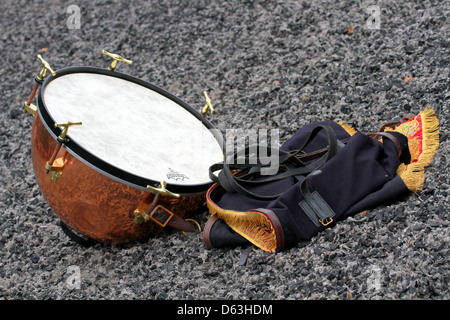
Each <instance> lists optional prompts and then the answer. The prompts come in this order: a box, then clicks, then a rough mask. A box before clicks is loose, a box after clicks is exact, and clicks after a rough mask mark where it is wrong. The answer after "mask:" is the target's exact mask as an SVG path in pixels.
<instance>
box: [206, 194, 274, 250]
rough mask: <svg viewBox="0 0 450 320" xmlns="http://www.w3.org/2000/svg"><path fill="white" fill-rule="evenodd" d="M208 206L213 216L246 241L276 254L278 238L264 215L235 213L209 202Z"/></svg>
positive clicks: (249, 212)
mask: <svg viewBox="0 0 450 320" xmlns="http://www.w3.org/2000/svg"><path fill="white" fill-rule="evenodd" d="M207 206H208V209H209V212H210V213H211V215H214V214H217V216H218V217H219V218H220V219H222V220H224V221H225V223H226V224H227V225H228V226H229V227H230V228H231V229H233V230H234V231H236V232H237V233H239V234H240V235H241V236H243V237H244V238H245V239H247V240H248V241H250V242H251V243H253V244H254V245H255V246H257V247H258V248H260V249H262V250H264V251H267V252H275V251H276V249H277V236H276V234H275V230H274V228H273V226H272V223H271V222H270V220H269V219H268V218H267V217H266V216H265V215H264V214H262V213H259V212H255V211H248V212H242V211H234V210H226V209H222V208H219V207H218V206H216V205H215V204H213V203H211V202H210V200H209V199H208V200H207Z"/></svg>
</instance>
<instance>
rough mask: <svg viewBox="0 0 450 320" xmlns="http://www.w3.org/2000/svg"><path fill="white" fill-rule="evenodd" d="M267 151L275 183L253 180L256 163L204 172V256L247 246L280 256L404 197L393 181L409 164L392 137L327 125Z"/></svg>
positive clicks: (403, 140) (404, 142) (403, 141)
mask: <svg viewBox="0 0 450 320" xmlns="http://www.w3.org/2000/svg"><path fill="white" fill-rule="evenodd" d="M271 151H272V152H278V153H279V159H280V161H279V171H278V172H277V173H276V174H275V175H271V176H264V175H261V173H260V171H261V170H260V169H261V167H262V164H261V162H259V161H258V163H257V164H253V165H250V164H244V165H230V164H227V161H224V162H223V163H220V164H216V165H214V166H212V167H211V170H210V176H211V178H212V179H213V180H214V181H215V182H216V184H214V185H213V186H212V187H211V188H210V190H209V191H208V193H207V205H208V208H209V211H210V213H211V218H210V219H209V220H208V222H207V223H206V225H205V228H204V232H203V240H204V242H205V244H206V246H207V247H208V248H220V247H230V246H231V247H233V246H241V245H246V244H249V243H253V244H254V245H256V246H257V247H259V248H261V249H263V250H265V251H267V252H277V251H281V250H284V249H287V248H290V247H293V246H295V245H296V244H297V243H298V242H299V241H302V240H309V239H311V238H312V237H314V236H315V235H317V234H318V233H319V232H320V231H322V230H324V229H325V228H327V227H332V226H333V225H334V224H335V223H336V222H337V221H339V220H341V219H344V218H345V217H348V216H350V215H353V214H355V213H359V212H361V211H364V210H367V209H370V208H373V207H375V206H378V205H380V204H383V203H386V202H388V201H392V200H395V199H398V197H399V196H401V195H403V194H405V193H407V192H408V191H409V190H408V188H407V186H406V185H405V183H404V182H403V180H402V179H401V178H400V177H399V176H398V175H397V174H396V170H397V168H398V166H399V165H400V163H405V164H407V163H409V162H410V160H411V157H410V154H409V149H408V139H407V137H406V136H404V135H403V134H401V133H399V132H394V131H388V132H378V133H374V134H363V133H360V132H351V130H349V128H348V127H346V126H345V125H343V124H339V123H337V122H334V121H323V122H316V123H311V124H309V125H306V126H304V127H302V128H301V129H300V130H298V131H297V132H296V133H295V134H294V135H293V136H292V137H291V138H289V139H288V140H287V141H285V142H284V143H283V144H282V146H281V147H280V149H279V150H271ZM215 172H219V173H218V174H217V175H215Z"/></svg>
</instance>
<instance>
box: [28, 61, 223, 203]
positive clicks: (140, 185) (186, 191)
mask: <svg viewBox="0 0 450 320" xmlns="http://www.w3.org/2000/svg"><path fill="white" fill-rule="evenodd" d="M73 73H94V74H101V75H106V76H112V77H116V78H119V79H123V80H127V81H131V82H133V83H136V84H138V85H141V86H144V87H146V88H147V89H150V90H153V91H155V92H157V93H159V94H161V95H163V96H165V97H166V98H168V99H170V100H172V101H173V102H175V103H176V104H178V105H180V106H181V107H183V108H184V109H185V110H187V111H188V112H189V113H191V114H192V115H193V116H194V117H196V118H197V119H198V120H200V121H201V123H202V124H203V125H204V126H205V127H206V128H208V129H213V130H214V131H213V132H214V134H213V136H214V137H215V139H216V140H217V142H218V144H219V146H220V148H221V149H222V153H223V147H224V139H223V136H222V135H221V134H220V133H219V131H218V130H217V129H216V128H215V127H214V126H213V124H212V123H211V122H210V121H209V120H208V119H206V118H205V117H203V116H202V115H201V114H200V113H199V112H198V111H197V110H195V109H194V108H193V107H192V106H190V105H189V104H188V103H186V102H185V101H183V100H181V99H180V98H179V97H177V96H175V95H173V94H172V93H170V92H168V91H166V90H164V89H162V88H161V87H158V86H157V85H155V84H153V83H150V82H147V81H145V80H142V79H139V78H136V77H133V76H131V75H129V74H125V73H121V72H117V71H110V70H108V69H103V68H97V67H66V68H62V69H59V70H57V71H56V72H55V75H53V76H48V77H47V78H46V79H45V80H44V82H43V83H42V85H41V88H40V90H39V93H38V99H37V107H38V108H37V109H38V113H39V118H40V119H41V120H42V123H43V124H44V126H45V128H46V129H47V131H48V132H49V133H50V135H51V136H52V137H53V138H54V139H55V140H57V138H58V136H59V135H60V134H61V129H60V128H55V127H54V124H55V122H54V120H53V119H52V116H51V115H50V113H49V111H48V109H47V106H46V105H45V102H44V98H43V95H44V91H45V90H44V89H45V87H46V86H47V85H48V84H49V83H50V82H51V81H53V80H55V79H57V78H59V77H61V76H64V75H68V74H73ZM69 135H70V134H69ZM62 146H63V147H64V148H65V149H66V150H67V151H68V152H69V153H70V154H72V155H73V156H74V157H75V158H77V159H78V160H80V161H81V162H83V163H84V164H86V165H87V166H89V167H91V168H92V169H94V170H95V171H97V172H100V173H102V174H104V175H106V176H107V177H109V178H111V179H113V180H116V181H118V182H120V183H123V184H126V185H129V186H131V187H134V188H137V189H140V190H144V191H148V192H154V191H151V190H149V189H147V188H146V187H147V185H150V186H153V187H158V186H159V184H160V182H161V181H156V180H152V179H149V178H144V177H142V176H138V175H136V174H133V173H131V172H128V171H126V170H124V169H121V168H118V167H116V166H114V165H112V164H110V163H108V162H106V161H104V160H102V159H100V158H98V157H97V156H95V155H94V154H92V153H91V152H89V151H88V150H86V149H85V148H83V147H82V146H80V145H79V144H77V143H76V142H75V141H73V140H71V139H70V138H68V139H67V141H64V142H63V143H62ZM213 183H214V182H213V181H209V182H205V183H201V184H189V185H179V184H171V183H169V182H167V186H166V188H167V189H168V190H170V191H171V192H173V193H178V194H180V195H181V196H184V195H194V194H200V193H204V192H206V191H207V190H208V188H210V187H211V186H212V185H213Z"/></svg>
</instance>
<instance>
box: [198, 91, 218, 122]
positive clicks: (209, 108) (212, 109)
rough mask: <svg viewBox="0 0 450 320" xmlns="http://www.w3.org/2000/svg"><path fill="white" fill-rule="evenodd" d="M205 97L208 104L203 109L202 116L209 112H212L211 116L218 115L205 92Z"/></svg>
mask: <svg viewBox="0 0 450 320" xmlns="http://www.w3.org/2000/svg"><path fill="white" fill-rule="evenodd" d="M203 95H204V96H205V100H206V104H205V106H204V107H203V109H202V112H201V114H202V116H204V115H206V114H207V113H208V110H209V111H210V112H211V114H213V113H216V111H215V110H214V108H213V105H212V101H211V99H210V98H209V96H208V93H207V92H206V91H203Z"/></svg>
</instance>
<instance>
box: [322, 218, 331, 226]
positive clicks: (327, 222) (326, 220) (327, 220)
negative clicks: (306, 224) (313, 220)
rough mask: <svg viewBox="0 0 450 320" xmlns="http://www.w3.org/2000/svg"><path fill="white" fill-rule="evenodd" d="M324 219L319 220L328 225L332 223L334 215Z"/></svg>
mask: <svg viewBox="0 0 450 320" xmlns="http://www.w3.org/2000/svg"><path fill="white" fill-rule="evenodd" d="M324 220H325V221H324ZM324 220H322V219H319V222H320V223H321V224H322V225H323V226H324V227H326V226H327V225H329V224H330V223H332V222H333V218H332V217H326V218H325V219H324Z"/></svg>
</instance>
